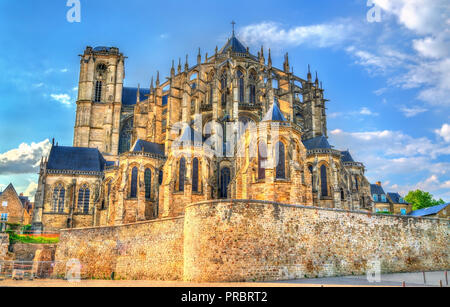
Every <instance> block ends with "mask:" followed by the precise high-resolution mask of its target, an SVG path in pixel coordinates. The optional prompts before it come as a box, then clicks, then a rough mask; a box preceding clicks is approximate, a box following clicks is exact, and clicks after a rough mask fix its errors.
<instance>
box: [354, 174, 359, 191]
mask: <svg viewBox="0 0 450 307" xmlns="http://www.w3.org/2000/svg"><path fill="white" fill-rule="evenodd" d="M355 187H356V191H359V182H358V177H356V176H355Z"/></svg>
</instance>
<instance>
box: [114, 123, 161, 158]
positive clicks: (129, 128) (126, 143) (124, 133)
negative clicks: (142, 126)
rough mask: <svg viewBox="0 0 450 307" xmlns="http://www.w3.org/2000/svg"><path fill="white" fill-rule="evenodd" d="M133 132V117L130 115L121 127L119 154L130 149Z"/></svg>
mask: <svg viewBox="0 0 450 307" xmlns="http://www.w3.org/2000/svg"><path fill="white" fill-rule="evenodd" d="M163 127H164V126H163ZM132 133H133V117H130V118H129V119H128V120H126V121H125V122H124V123H123V124H122V127H121V128H120V139H119V154H122V153H124V152H127V151H129V150H130V148H131V135H132Z"/></svg>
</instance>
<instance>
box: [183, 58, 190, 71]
mask: <svg viewBox="0 0 450 307" xmlns="http://www.w3.org/2000/svg"><path fill="white" fill-rule="evenodd" d="M188 59H189V55H187V54H186V63H185V64H184V71H186V72H187V71H188V70H189V62H188Z"/></svg>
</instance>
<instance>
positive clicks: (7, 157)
mask: <svg viewBox="0 0 450 307" xmlns="http://www.w3.org/2000/svg"><path fill="white" fill-rule="evenodd" d="M50 149H51V144H50V141H49V140H45V141H42V142H40V143H31V144H26V143H23V144H21V145H20V146H19V147H18V148H16V149H12V150H9V151H7V152H5V153H1V154H0V174H2V175H8V174H28V173H36V172H37V171H38V169H39V163H40V161H41V157H43V156H47V155H48V153H49V151H50Z"/></svg>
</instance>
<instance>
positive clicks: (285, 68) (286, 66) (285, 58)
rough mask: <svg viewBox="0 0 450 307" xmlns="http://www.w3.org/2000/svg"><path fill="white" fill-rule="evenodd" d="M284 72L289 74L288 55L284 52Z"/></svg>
mask: <svg viewBox="0 0 450 307" xmlns="http://www.w3.org/2000/svg"><path fill="white" fill-rule="evenodd" d="M283 66H284V72H286V73H288V72H289V53H287V52H286V55H285V56H284V64H283Z"/></svg>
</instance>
